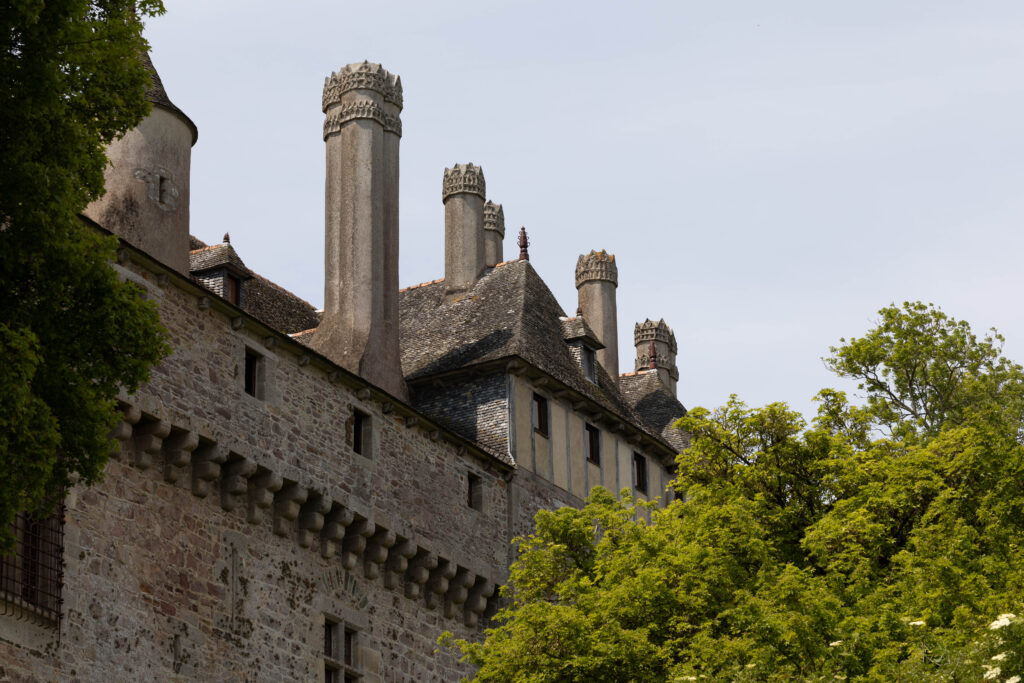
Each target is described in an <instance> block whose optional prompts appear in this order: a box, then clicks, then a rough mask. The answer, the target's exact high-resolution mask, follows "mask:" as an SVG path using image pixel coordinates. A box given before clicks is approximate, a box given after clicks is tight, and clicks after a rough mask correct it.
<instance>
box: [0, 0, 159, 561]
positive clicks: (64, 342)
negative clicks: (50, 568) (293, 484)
mask: <svg viewBox="0 0 1024 683" xmlns="http://www.w3.org/2000/svg"><path fill="white" fill-rule="evenodd" d="M162 11H163V6H162V4H161V2H160V1H159V0H91V1H90V0H57V1H54V2H50V1H47V2H39V1H34V0H14V2H6V3H3V5H2V7H0V20H2V21H3V25H4V31H3V33H2V34H0V42H2V43H3V47H2V49H0V101H2V102H3V104H2V106H0V150H2V155H3V159H4V163H3V164H0V355H2V357H3V359H4V360H3V362H2V363H0V469H2V471H3V473H4V476H3V477H0V550H5V549H8V548H10V547H11V544H12V543H13V538H12V536H11V533H10V531H9V525H10V522H11V521H12V520H13V518H14V515H15V514H16V513H17V512H19V511H30V512H43V511H44V510H45V509H46V508H47V506H49V505H52V504H53V502H54V497H55V495H56V494H57V493H59V491H61V490H62V489H63V488H64V487H65V486H66V485H67V484H68V483H69V481H70V479H71V478H72V477H79V478H80V479H81V480H82V481H84V482H86V483H88V482H92V481H94V480H96V478H97V477H98V476H99V475H100V473H101V471H102V468H103V465H104V463H105V462H106V460H107V457H108V456H109V454H110V453H111V451H112V441H111V439H110V436H109V432H110V428H111V426H112V424H113V420H114V417H115V412H114V408H115V397H116V396H117V393H118V391H119V390H120V389H121V388H122V387H124V388H127V389H128V390H129V391H134V390H135V389H136V388H137V387H138V385H139V384H140V383H141V382H143V381H145V379H146V377H147V372H148V368H149V367H150V366H151V365H152V364H153V363H155V362H156V361H157V360H158V359H159V358H160V357H161V356H162V355H163V354H164V353H165V352H166V343H165V334H164V332H163V330H162V327H161V326H160V322H159V318H158V316H157V313H156V309H155V307H154V306H153V305H152V304H150V303H149V302H146V301H143V300H142V298H141V297H140V296H139V292H138V290H137V288H136V287H135V286H134V285H131V284H128V283H126V282H122V281H121V280H119V278H118V277H117V275H116V274H115V272H114V271H113V270H112V269H111V267H110V265H109V264H110V261H111V260H112V259H113V256H114V251H115V249H116V247H117V240H116V239H114V238H113V237H110V236H105V235H102V234H101V233H100V232H99V231H97V230H96V229H95V228H93V227H90V226H88V225H86V224H85V222H84V221H83V220H82V219H81V218H80V217H79V214H80V212H81V211H82V210H83V209H84V208H85V207H86V205H88V203H89V202H90V201H92V200H94V199H96V198H98V197H99V196H100V195H101V194H102V193H103V171H104V168H105V164H106V157H105V155H104V146H105V145H106V144H107V143H109V142H110V141H111V140H113V139H114V138H115V137H116V136H118V135H120V134H123V133H124V132H125V131H126V130H128V129H130V128H132V127H134V126H136V125H137V124H138V123H139V122H140V121H141V120H142V118H143V117H144V116H145V115H146V114H147V113H148V112H149V103H148V102H147V101H146V97H145V91H146V87H147V86H148V85H149V83H150V74H149V72H148V70H147V69H146V67H145V66H144V65H143V62H142V60H141V56H142V55H143V53H144V51H145V50H146V48H147V44H146V42H145V40H144V39H143V38H142V18H143V17H146V16H153V15H155V14H159V13H161V12H162Z"/></svg>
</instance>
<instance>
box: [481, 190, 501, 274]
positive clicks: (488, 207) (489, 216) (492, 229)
mask: <svg viewBox="0 0 1024 683" xmlns="http://www.w3.org/2000/svg"><path fill="white" fill-rule="evenodd" d="M504 239H505V211H504V210H503V209H502V208H501V204H495V203H494V202H492V201H490V200H488V201H487V202H486V203H485V204H484V264H485V265H486V266H487V267H488V268H493V267H494V266H496V265H498V264H499V263H501V262H502V261H503V260H504V258H502V256H503V251H504V249H503V248H502V241H503V240H504Z"/></svg>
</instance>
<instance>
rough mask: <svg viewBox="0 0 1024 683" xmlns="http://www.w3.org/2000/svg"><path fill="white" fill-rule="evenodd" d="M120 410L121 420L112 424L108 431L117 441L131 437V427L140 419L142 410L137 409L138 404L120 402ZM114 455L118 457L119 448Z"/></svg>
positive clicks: (119, 455)
mask: <svg viewBox="0 0 1024 683" xmlns="http://www.w3.org/2000/svg"><path fill="white" fill-rule="evenodd" d="M121 412H122V413H123V416H122V418H121V421H120V422H118V423H117V424H116V425H114V428H113V429H112V430H111V431H110V436H111V438H114V439H117V440H118V441H128V440H129V439H131V438H132V427H133V426H134V425H137V424H138V423H139V420H141V419H142V411H141V410H139V407H138V406H133V405H129V404H127V403H122V404H121ZM114 457H115V458H118V459H120V457H121V449H120V448H119V449H117V451H116V454H115V455H114Z"/></svg>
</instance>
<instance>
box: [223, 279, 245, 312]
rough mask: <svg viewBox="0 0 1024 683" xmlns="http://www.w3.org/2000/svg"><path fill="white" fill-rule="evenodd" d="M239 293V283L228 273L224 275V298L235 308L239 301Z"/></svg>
mask: <svg viewBox="0 0 1024 683" xmlns="http://www.w3.org/2000/svg"><path fill="white" fill-rule="evenodd" d="M241 291H242V283H241V281H240V280H239V279H238V278H237V277H235V276H234V275H231V274H230V273H228V274H226V275H225V276H224V298H225V299H227V300H228V301H230V302H231V303H233V304H235V305H236V306H237V305H238V302H239V301H240V296H239V294H241Z"/></svg>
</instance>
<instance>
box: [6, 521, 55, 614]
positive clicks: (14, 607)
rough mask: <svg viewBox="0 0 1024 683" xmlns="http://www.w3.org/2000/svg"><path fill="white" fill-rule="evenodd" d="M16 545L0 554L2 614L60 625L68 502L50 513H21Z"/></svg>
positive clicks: (16, 528) (17, 523) (15, 524)
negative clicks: (37, 515) (65, 518)
mask: <svg viewBox="0 0 1024 683" xmlns="http://www.w3.org/2000/svg"><path fill="white" fill-rule="evenodd" d="M11 531H13V532H14V541H15V545H14V549H13V550H12V551H11V552H10V553H8V554H6V555H0V614H10V615H14V616H16V617H18V618H19V619H21V618H25V619H31V620H33V621H37V622H40V623H43V624H47V625H56V624H57V623H58V622H59V620H60V615H61V602H62V601H61V588H62V586H63V582H64V581H63V579H64V559H63V558H64V505H63V503H62V504H61V505H59V506H58V507H57V509H56V510H55V511H54V512H53V513H52V514H50V515H48V516H46V517H41V518H40V517H36V516H34V515H30V514H27V513H19V514H18V515H17V516H16V517H15V518H14V523H13V524H12V525H11Z"/></svg>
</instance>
